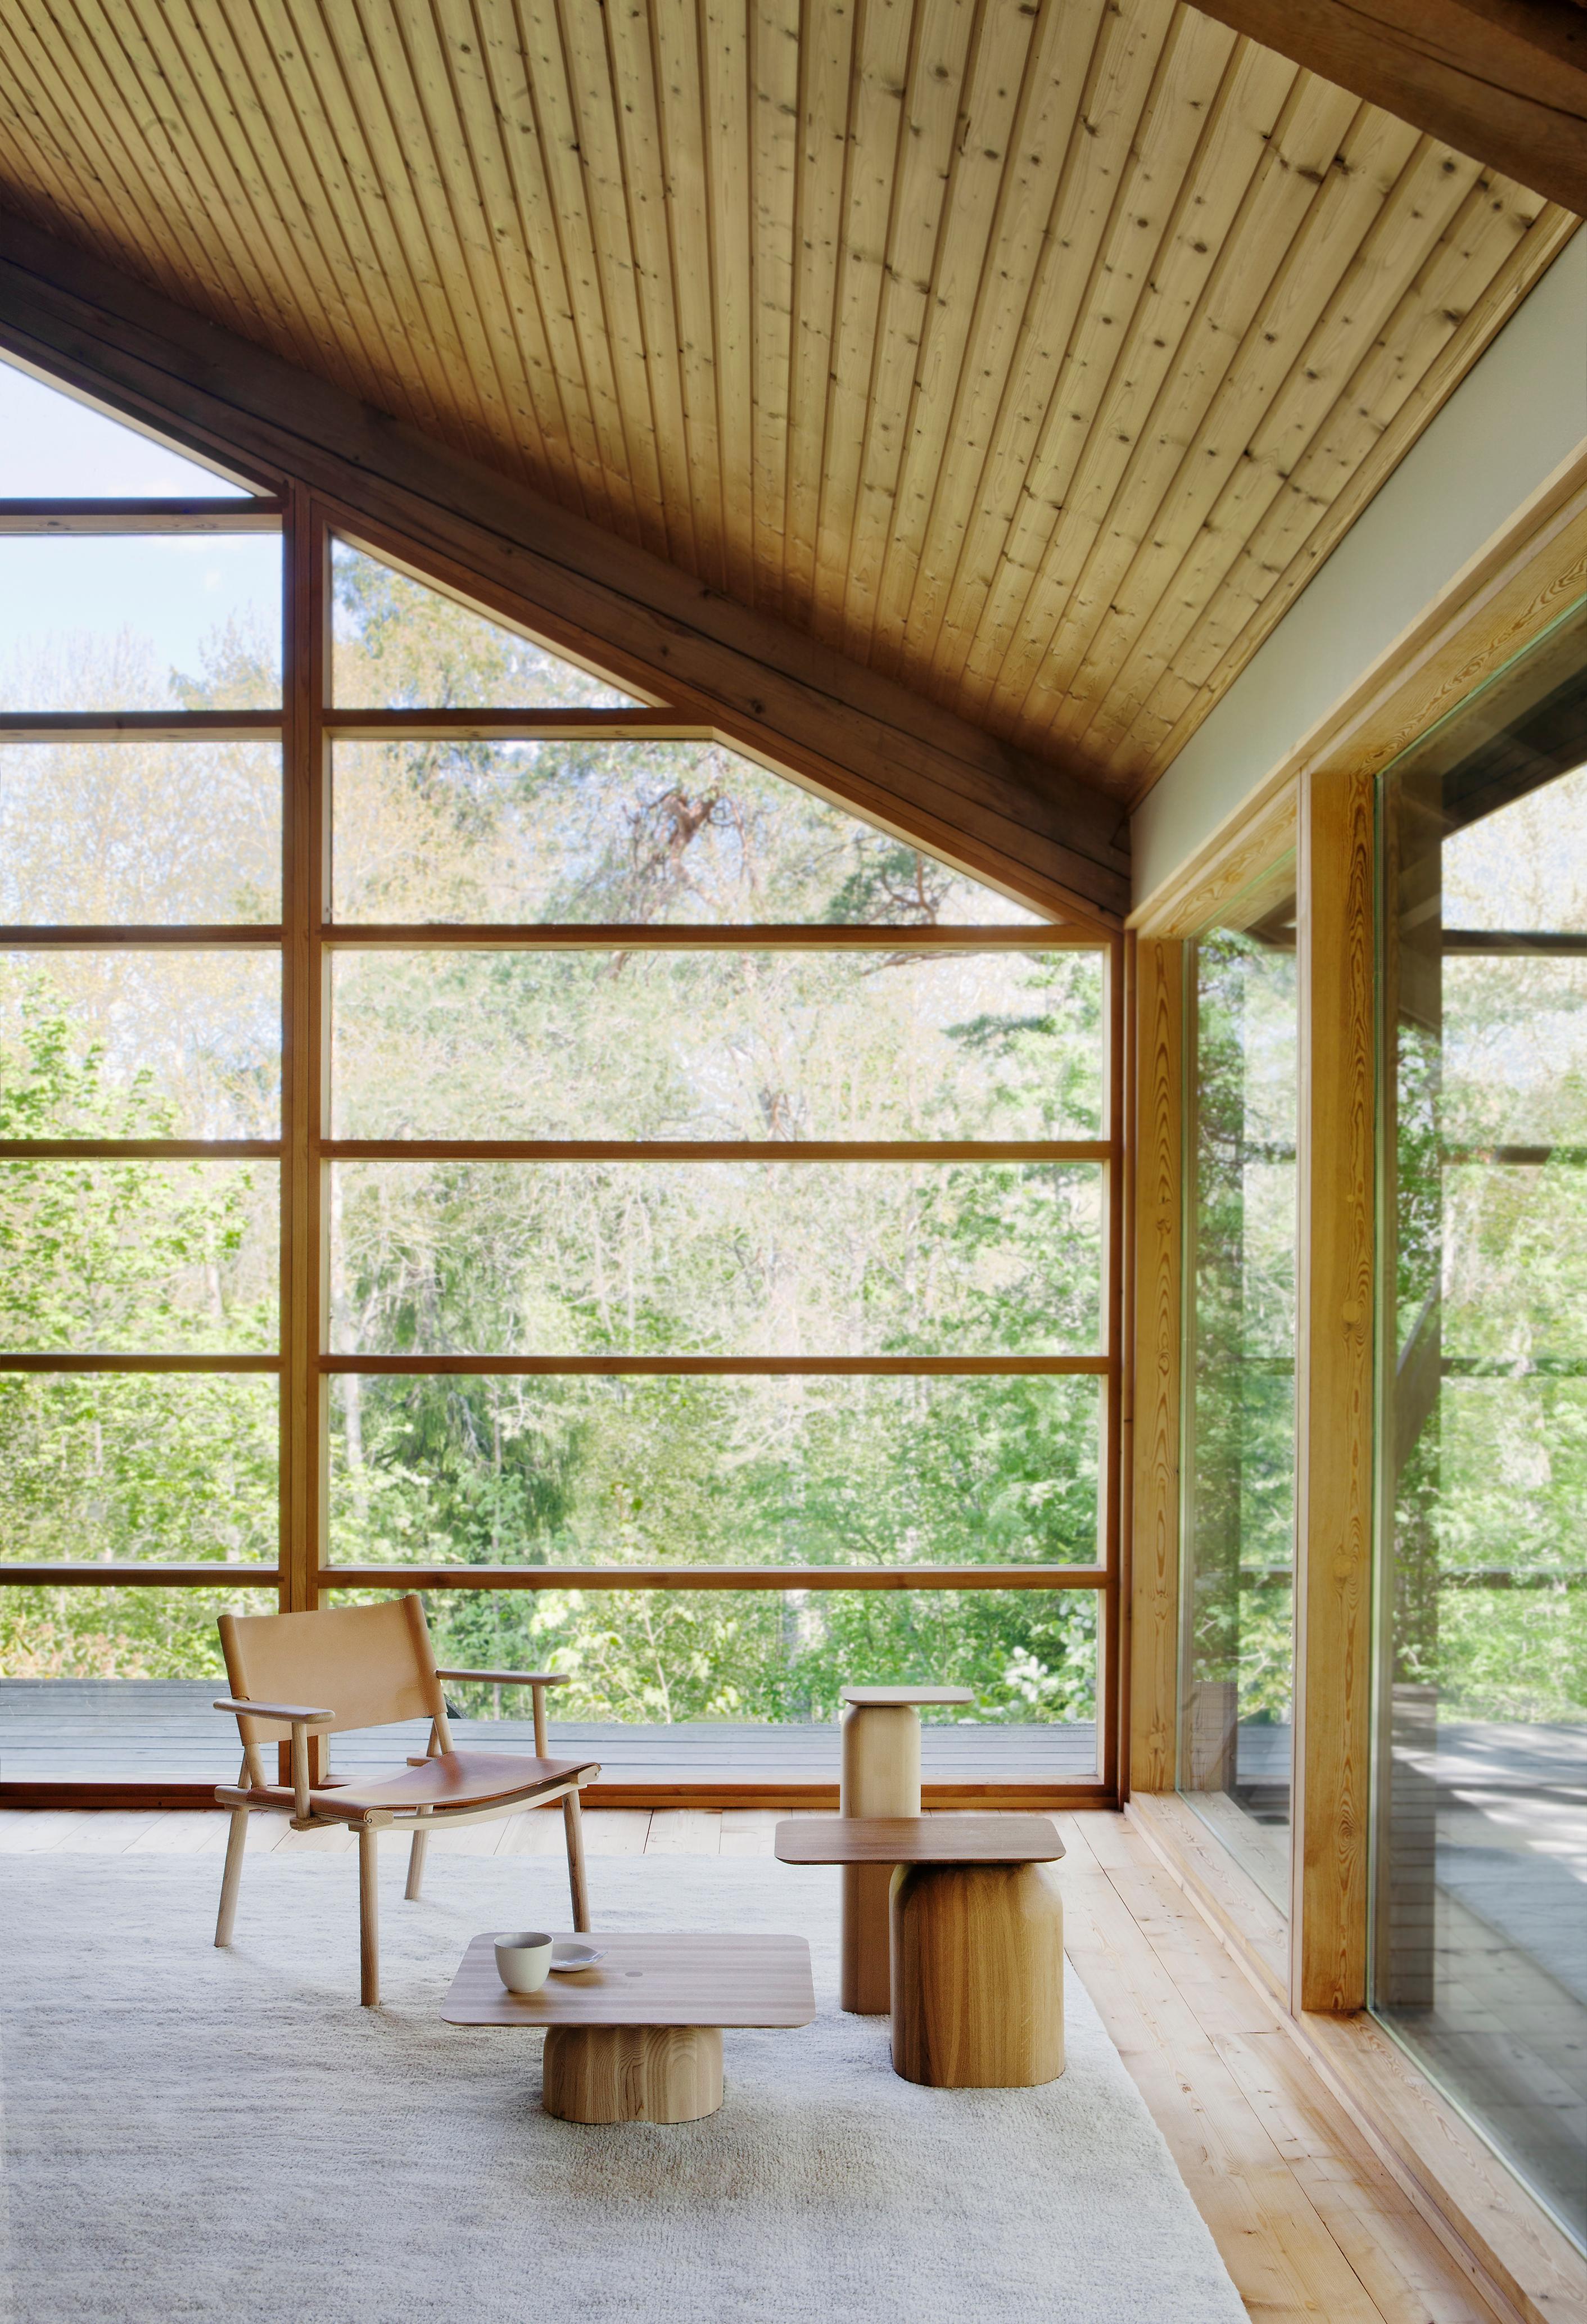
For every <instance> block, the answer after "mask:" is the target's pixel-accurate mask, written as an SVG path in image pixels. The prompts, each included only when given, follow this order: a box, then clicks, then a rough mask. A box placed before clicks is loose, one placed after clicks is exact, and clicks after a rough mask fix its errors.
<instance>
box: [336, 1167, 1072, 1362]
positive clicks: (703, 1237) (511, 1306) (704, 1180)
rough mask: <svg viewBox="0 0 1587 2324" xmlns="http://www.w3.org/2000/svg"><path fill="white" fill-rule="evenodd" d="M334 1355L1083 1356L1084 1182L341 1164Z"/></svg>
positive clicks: (908, 1173) (937, 1170) (957, 1172)
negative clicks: (336, 1351) (613, 1353)
mask: <svg viewBox="0 0 1587 2324" xmlns="http://www.w3.org/2000/svg"><path fill="white" fill-rule="evenodd" d="M331 1270H332V1287H331V1298H332V1345H333V1347H335V1348H336V1349H337V1350H338V1351H343V1352H346V1353H348V1354H351V1353H355V1352H357V1351H363V1352H364V1353H369V1354H375V1353H379V1354H407V1353H419V1354H435V1355H440V1354H454V1353H456V1354H462V1353H466V1352H473V1353H476V1354H480V1355H600V1354H604V1353H612V1352H617V1351H622V1352H625V1353H633V1354H649V1353H654V1354H658V1355H714V1356H767V1357H774V1356H864V1355H878V1356H885V1355H908V1354H914V1355H1089V1354H1092V1353H1094V1352H1095V1351H1096V1350H1097V1348H1098V1346H1099V1334H1100V1332H1101V1315H1102V1183H1101V1172H1100V1169H1099V1168H1098V1167H1096V1166H1095V1165H1093V1164H1089V1163H1005V1164H996V1165H986V1164H981V1165H976V1166H970V1165H967V1164H947V1163H932V1164H928V1163H824V1162H817V1163H801V1164H793V1163H782V1162H770V1163H768V1162H705V1163H694V1164H689V1165H683V1164H672V1163H660V1162H647V1163H612V1164H598V1163H576V1162H567V1163H547V1164H543V1165H542V1164H538V1163H527V1164H526V1163H479V1162H463V1163H411V1162H408V1163H404V1162H379V1163H339V1164H337V1165H336V1166H334V1167H333V1170H332V1194H331Z"/></svg>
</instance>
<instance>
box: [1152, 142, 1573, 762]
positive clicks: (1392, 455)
mask: <svg viewBox="0 0 1587 2324" xmlns="http://www.w3.org/2000/svg"><path fill="white" fill-rule="evenodd" d="M1499 184H1501V185H1502V186H1503V187H1504V189H1505V190H1504V191H1503V192H1502V193H1496V191H1495V190H1494V183H1493V181H1490V180H1481V181H1480V182H1479V185H1478V187H1477V188H1476V189H1473V192H1472V195H1471V196H1470V197H1469V198H1468V201H1467V204H1466V211H1467V212H1468V213H1472V215H1473V216H1474V217H1478V218H1480V219H1481V223H1482V226H1483V232H1482V233H1481V235H1472V236H1471V237H1470V238H1469V242H1466V243H1465V244H1464V246H1463V247H1462V241H1463V238H1462V237H1459V236H1446V237H1445V243H1444V244H1443V245H1441V246H1440V249H1439V250H1438V251H1436V252H1435V254H1434V257H1433V259H1432V260H1431V261H1430V262H1429V265H1428V268H1427V269H1426V270H1425V271H1424V276H1423V278H1422V279H1421V282H1420V283H1419V284H1418V285H1417V286H1414V287H1413V291H1411V292H1410V293H1407V305H1411V304H1412V302H1414V308H1413V314H1412V320H1413V323H1414V326H1415V328H1416V336H1417V338H1418V339H1419V340H1421V341H1423V342H1424V343H1430V342H1437V343H1438V344H1437V345H1436V347H1435V349H1434V350H1433V351H1432V352H1431V355H1429V351H1428V346H1427V345H1426V344H1423V345H1418V346H1416V348H1415V350H1414V353H1413V352H1410V351H1408V350H1406V351H1402V350H1401V348H1400V347H1399V346H1398V345H1397V344H1396V342H1397V340H1398V337H1399V336H1400V335H1399V334H1398V333H1395V334H1389V335H1385V339H1384V340H1383V341H1381V342H1379V343H1377V344H1375V345H1374V346H1372V347H1371V348H1370V350H1369V353H1368V355H1367V357H1366V360H1365V362H1364V363H1363V364H1362V365H1361V370H1360V371H1359V372H1358V374H1356V376H1355V378H1354V379H1352V382H1351V383H1350V385H1349V387H1348V388H1347V389H1346V391H1345V393H1344V395H1343V396H1342V398H1341V401H1340V412H1341V415H1342V416H1348V415H1349V413H1350V412H1351V410H1352V408H1353V407H1354V405H1355V401H1356V397H1357V395H1358V393H1359V394H1360V395H1361V398H1362V401H1363V402H1364V403H1365V406H1366V409H1367V410H1368V412H1369V413H1370V414H1373V415H1374V416H1375V418H1376V423H1377V425H1376V435H1375V440H1374V442H1373V444H1372V447H1371V448H1370V452H1369V454H1368V455H1367V457H1365V458H1355V457H1353V456H1352V452H1351V451H1350V450H1348V449H1346V448H1345V447H1340V446H1337V445H1335V446H1334V447H1333V450H1332V452H1331V453H1330V452H1329V449H1328V447H1329V445H1330V444H1331V443H1332V441H1333V439H1332V438H1331V437H1329V436H1327V435H1326V434H1325V435H1324V438H1323V439H1321V440H1320V442H1319V445H1318V447H1317V454H1318V459H1319V465H1323V464H1324V463H1325V464H1326V466H1327V467H1328V468H1329V469H1330V470H1331V471H1332V473H1331V475H1329V482H1330V484H1332V485H1333V488H1334V489H1333V493H1332V494H1331V496H1330V497H1329V499H1328V501H1327V504H1326V505H1325V507H1324V510H1323V512H1322V514H1321V516H1320V517H1319V516H1318V512H1317V508H1316V499H1317V498H1318V497H1321V495H1320V494H1317V493H1314V492H1313V491H1310V490H1308V489H1307V484H1308V482H1309V479H1308V477H1307V475H1306V474H1305V473H1304V470H1305V466H1306V464H1302V467H1301V468H1298V469H1297V471H1296V476H1295V477H1294V478H1293V479H1292V480H1291V481H1292V483H1293V484H1294V485H1295V486H1296V492H1295V493H1289V492H1287V493H1285V494H1284V495H1283V496H1282V497H1281V498H1280V499H1279V500H1278V501H1277V502H1275V503H1274V504H1273V506H1272V508H1271V509H1270V510H1269V512H1268V515H1267V516H1266V517H1265V518H1264V519H1263V520H1262V522H1261V523H1260V524H1259V526H1258V527H1257V529H1256V530H1255V532H1254V533H1253V534H1252V536H1251V539H1250V542H1249V543H1247V544H1246V545H1245V546H1243V547H1242V548H1241V552H1240V556H1239V558H1237V559H1236V562H1235V565H1234V567H1232V568H1231V573H1230V576H1229V580H1228V585H1227V586H1228V587H1229V589H1230V590H1231V592H1232V605H1231V612H1232V613H1237V612H1238V611H1239V610H1241V608H1243V610H1244V612H1245V613H1246V622H1245V624H1244V626H1243V627H1242V628H1241V629H1238V630H1235V632H1234V633H1233V634H1232V635H1231V634H1230V633H1229V632H1230V628H1231V627H1232V622H1231V621H1230V616H1229V615H1228V614H1226V613H1224V610H1223V605H1222V604H1221V603H1220V604H1219V605H1218V606H1217V608H1216V609H1215V610H1216V614H1217V622H1216V625H1215V626H1214V624H1213V622H1211V621H1208V622H1205V624H1202V623H1198V624H1197V625H1196V628H1195V630H1194V631H1193V632H1191V635H1190V638H1189V639H1188V640H1187V643H1186V651H1185V653H1183V654H1182V655H1181V656H1179V657H1176V661H1175V663H1174V665H1172V666H1171V667H1170V668H1169V669H1167V670H1165V672H1164V673H1163V677H1162V678H1161V679H1160V680H1159V682H1158V687H1156V688H1154V690H1153V692H1152V694H1151V695H1150V696H1149V698H1148V701H1147V703H1146V705H1144V707H1143V708H1142V709H1141V710H1140V712H1139V713H1138V714H1137V715H1136V718H1135V720H1134V722H1133V724H1131V725H1130V728H1129V729H1128V730H1127V732H1126V733H1125V734H1124V735H1123V737H1122V738H1121V742H1120V744H1119V745H1118V752H1119V757H1120V761H1121V764H1130V765H1134V766H1137V767H1139V768H1142V769H1144V770H1145V771H1146V774H1147V777H1148V779H1149V777H1150V775H1151V774H1152V773H1153V772H1155V771H1156V770H1158V769H1159V768H1160V767H1162V766H1164V765H1166V764H1167V761H1168V759H1169V758H1170V757H1171V756H1172V755H1173V753H1174V752H1175V751H1176V750H1177V749H1179V748H1180V747H1181V743H1182V741H1183V740H1188V738H1189V734H1190V733H1192V732H1194V730H1195V726H1196V725H1197V724H1200V722H1201V720H1202V719H1203V718H1204V716H1205V715H1207V712H1208V711H1209V710H1210V709H1211V708H1212V707H1213V705H1214V704H1215V703H1216V702H1217V701H1218V700H1219V699H1220V698H1221V697H1222V696H1223V693H1224V692H1225V691H1226V690H1227V688H1228V687H1229V686H1230V685H1231V684H1232V681H1233V678H1234V677H1235V676H1237V675H1238V672H1239V670H1240V669H1243V668H1244V666H1245V663H1246V662H1247V661H1248V660H1249V659H1250V655H1251V654H1252V653H1253V652H1254V651H1255V650H1256V648H1257V646H1258V645H1259V643H1260V642H1261V639H1262V638H1263V637H1265V636H1266V634H1267V633H1268V631H1269V629H1270V628H1271V626H1272V616H1271V613H1270V611H1269V606H1270V601H1271V599H1272V598H1273V597H1274V596H1276V595H1282V596H1283V598H1284V600H1285V602H1289V601H1290V600H1291V599H1292V598H1293V597H1294V595H1296V593H1297V592H1298V590H1299V589H1300V588H1302V587H1304V586H1305V584H1306V581H1307V580H1309V579H1310V577H1311V576H1312V574H1313V573H1314V572H1315V570H1316V568H1317V566H1318V565H1319V564H1320V563H1321V561H1322V560H1323V558H1324V557H1326V555H1327V554H1328V552H1329V550H1330V549H1333V547H1334V546H1335V545H1336V543H1337V541H1338V540H1339V539H1340V538H1341V536H1342V533H1343V531H1344V530H1345V528H1346V527H1347V526H1348V525H1349V524H1350V523H1352V522H1353V521H1354V519H1355V517H1356V516H1357V515H1358V514H1359V513H1360V512H1361V508H1362V507H1364V506H1365V505H1366V502H1367V499H1368V498H1370V494H1371V493H1372V491H1374V490H1375V489H1376V487H1377V485H1378V484H1380V483H1381V482H1382V480H1383V479H1384V477H1386V476H1387V475H1389V473H1390V471H1391V469H1392V468H1393V466H1395V465H1396V463H1397V461H1398V458H1399V457H1400V456H1401V454H1402V453H1403V451H1404V450H1405V449H1406V448H1407V446H1408V444H1409V443H1410V442H1412V441H1414V439H1415V436H1416V434H1418V433H1419V432H1420V430H1421V429H1422V427H1424V426H1425V425H1426V420H1427V419H1428V418H1429V417H1430V416H1431V412H1432V410H1436V409H1437V407H1438V405H1439V404H1441V403H1442V402H1443V401H1444V396H1445V395H1446V394H1447V393H1448V392H1449V391H1450V389H1451V388H1452V387H1453V386H1454V385H1455V383H1457V382H1458V381H1459V380H1460V379H1461V378H1462V376H1463V374H1464V373H1465V370H1466V368H1467V366H1468V364H1469V362H1470V359H1471V356H1470V343H1469V338H1468V340H1467V344H1466V345H1465V346H1461V345H1460V342H1461V340H1462V337H1463V336H1465V335H1466V334H1467V332H1468V330H1469V325H1470V320H1471V315H1472V302H1473V296H1474V294H1475V296H1478V297H1481V298H1483V299H1490V298H1492V297H1493V296H1494V293H1495V286H1496V285H1502V284H1505V283H1506V282H1507V281H1508V283H1509V286H1510V287H1509V303H1510V304H1512V305H1513V304H1516V303H1518V301H1519V300H1520V298H1521V296H1522V295H1523V293H1524V288H1525V287H1527V286H1529V282H1530V281H1531V279H1532V273H1533V266H1534V264H1535V260H1534V257H1533V254H1532V253H1531V252H1529V251H1528V250H1527V238H1529V237H1531V236H1534V235H1552V237H1553V238H1554V240H1555V246H1556V247H1563V245H1564V242H1565V241H1566V240H1567V239H1568V238H1569V236H1570V235H1571V234H1572V233H1573V231H1574V229H1575V221H1574V219H1573V217H1571V216H1570V214H1569V212H1567V211H1563V210H1559V209H1556V208H1553V207H1552V206H1550V205H1542V204H1540V203H1539V200H1538V197H1536V195H1533V194H1531V193H1529V192H1527V191H1526V190H1525V189H1522V188H1520V187H1517V186H1511V185H1510V184H1509V181H1508V180H1500V181H1499ZM1535 204H1536V205H1537V208H1536V217H1532V218H1530V219H1528V217H1527V213H1528V211H1529V210H1530V209H1531V208H1532V206H1533V205H1535ZM1507 237H1508V239H1509V245H1510V246H1509V254H1508V257H1507V258H1506V259H1505V261H1504V262H1503V263H1501V265H1500V267H1499V269H1498V270H1495V269H1494V268H1493V266H1492V263H1491V254H1490V250H1489V249H1488V247H1487V246H1486V245H1487V244H1488V243H1489V241H1490V240H1492V241H1495V242H1498V243H1499V244H1503V242H1504V241H1505V240H1506V238H1507ZM1424 290H1425V295H1419V294H1421V293H1423V292H1424ZM1499 295H1501V296H1502V295H1503V293H1502V291H1501V292H1500V294H1499ZM1455 318H1460V319H1458V320H1457V319H1455ZM1376 374H1383V375H1384V377H1385V380H1386V382H1388V383H1392V385H1393V387H1394V388H1395V389H1396V390H1398V391H1399V392H1395V393H1393V394H1392V396H1391V397H1384V396H1380V394H1379V388H1378V385H1377V382H1376V376H1375V375H1376ZM1357 448H1359V447H1357ZM1310 457H1311V456H1310V455H1308V461H1309V459H1310ZM1297 503H1298V505H1297ZM1295 534H1300V535H1302V536H1303V537H1302V538H1301V539H1300V543H1299V546H1298V548H1296V547H1295V546H1294V540H1293V536H1294V535H1295ZM1287 548H1289V549H1292V551H1293V553H1292V555H1291V557H1290V559H1289V562H1288V563H1287V564H1286V563H1285V562H1284V555H1285V550H1286V549H1287Z"/></svg>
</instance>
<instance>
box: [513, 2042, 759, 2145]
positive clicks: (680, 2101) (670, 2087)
mask: <svg viewBox="0 0 1587 2324" xmlns="http://www.w3.org/2000/svg"><path fill="white" fill-rule="evenodd" d="M540 2071H541V2091H542V2097H541V2104H542V2105H543V2106H544V2107H545V2109H546V2112H547V2113H548V2114H554V2115H556V2116H558V2119H559V2120H561V2121H563V2122H603V2123H612V2122H656V2123H671V2122H698V2121H699V2120H700V2119H701V2117H702V2116H705V2115H708V2114H715V2111H716V2109H717V2107H719V2106H720V2105H721V2104H722V2087H723V2086H722V2033H721V2029H720V2027H718V2026H715V2025H552V2026H549V2027H548V2028H547V2031H546V2046H545V2051H544V2053H543V2056H542V2059H541V2066H540Z"/></svg>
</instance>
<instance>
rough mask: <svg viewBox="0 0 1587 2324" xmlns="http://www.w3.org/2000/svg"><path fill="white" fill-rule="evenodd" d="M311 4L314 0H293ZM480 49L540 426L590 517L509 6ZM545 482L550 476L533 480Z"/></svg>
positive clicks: (567, 302)
mask: <svg viewBox="0 0 1587 2324" xmlns="http://www.w3.org/2000/svg"><path fill="white" fill-rule="evenodd" d="M299 5H309V6H314V5H318V0H299ZM480 38H481V43H482V48H481V53H482V56H483V58H484V72H485V84H486V88H487V89H488V92H489V106H490V111H491V115H492V117H493V119H494V121H495V122H496V123H497V124H499V128H500V143H499V146H498V148H497V152H498V156H499V167H500V171H501V182H500V185H499V187H498V189H497V190H496V193H495V196H494V198H496V199H499V200H500V201H502V203H503V207H504V208H505V211H506V217H504V218H499V219H498V220H497V223H499V224H506V223H507V222H508V221H509V220H510V221H511V225H510V226H509V233H510V234H511V233H512V230H513V229H514V228H515V229H516V235H517V241H518V248H517V250H516V252H515V253H514V254H513V260H512V263H513V266H514V271H515V272H521V277H522V279H523V280H524V281H525V283H526V286H529V287H530V288H531V289H532V297H533V306H532V309H531V308H530V305H529V298H528V291H527V290H526V294H525V315H524V323H525V328H526V329H527V328H529V327H530V318H531V312H532V314H533V316H534V317H536V318H538V322H539V327H540V339H541V344H542V345H543V347H544V351H545V360H546V364H547V368H548V371H549V382H550V385H551V389H552V393H553V396H554V401H549V402H547V401H542V403H541V407H540V409H541V427H542V429H543V431H544V433H545V435H546V437H547V438H548V440H549V441H550V442H553V443H556V442H558V441H559V442H560V445H561V447H562V451H563V459H562V463H561V470H560V473H561V477H562V479H563V480H564V481H565V484H566V483H571V484H573V486H574V491H573V493H572V494H571V495H569V496H568V499H569V505H571V506H575V507H578V508H581V509H582V510H584V511H585V512H586V513H588V514H590V515H592V516H595V515H597V514H599V513H601V512H604V511H605V510H606V509H607V507H608V493H607V488H606V484H607V479H606V466H605V447H604V443H603V440H602V435H601V430H600V428H599V426H598V424H597V420H596V416H595V406H594V399H593V398H592V396H591V394H590V390H589V383H588V381H587V379H586V375H585V368H584V356H583V351H582V348H581V346H580V343H579V337H578V332H577V325H576V322H575V318H574V315H573V306H572V297H571V293H570V291H569V288H568V282H567V272H566V269H565V266H564V263H563V254H562V247H561V244H560V242H559V240H558V235H557V230H556V221H555V216H554V212H553V208H552V202H551V194H550V187H549V178H548V172H547V160H546V153H545V139H544V133H543V127H542V124H541V123H540V119H539V117H538V115H537V111H536V106H535V98H534V90H533V88H532V87H531V78H530V74H529V70H528V67H527V64H526V60H525V55H524V34H523V31H522V27H521V24H520V23H519V21H518V19H517V16H516V14H514V13H513V12H512V10H511V9H508V10H501V9H491V10H490V11H488V13H487V14H486V16H485V18H484V23H483V26H482V30H481V34H480ZM536 481H537V482H540V483H542V484H549V483H550V481H551V479H550V478H549V477H548V478H544V479H538V478H537V480H536Z"/></svg>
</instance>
